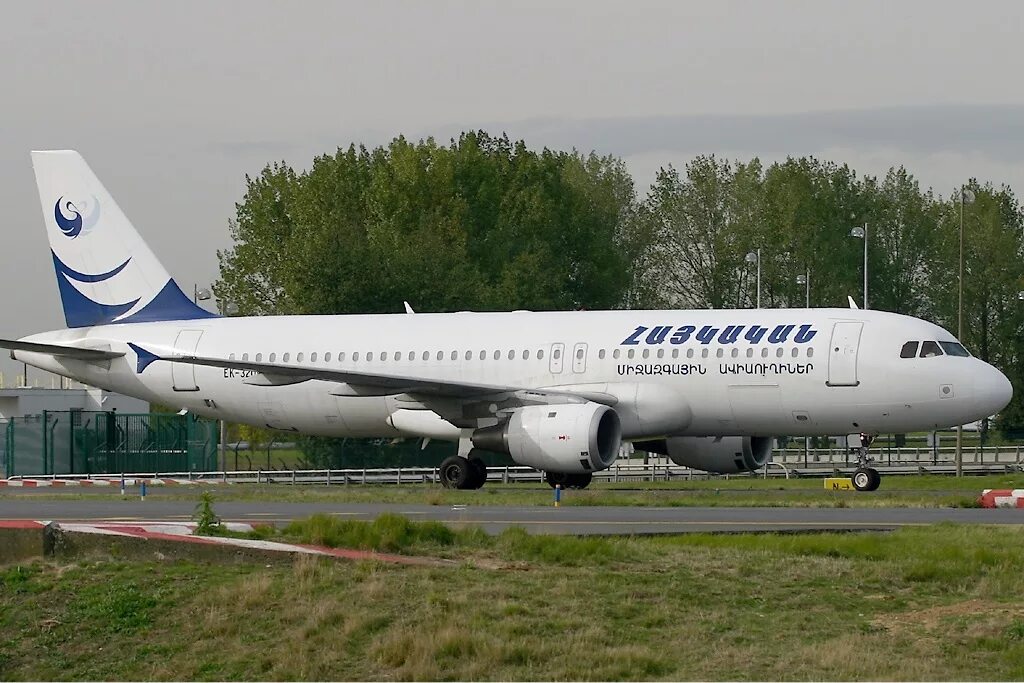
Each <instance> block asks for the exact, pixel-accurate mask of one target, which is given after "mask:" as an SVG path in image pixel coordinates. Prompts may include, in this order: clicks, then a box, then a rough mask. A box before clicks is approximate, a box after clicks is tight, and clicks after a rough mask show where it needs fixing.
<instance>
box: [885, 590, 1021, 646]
mask: <svg viewBox="0 0 1024 683" xmlns="http://www.w3.org/2000/svg"><path fill="white" fill-rule="evenodd" d="M1015 619H1024V603H1020V604H1014V603H1004V602H994V601H991V600H978V599H974V600H964V601H963V602H955V603H953V604H951V605H939V606H936V607H929V608H927V609H921V610H912V611H908V612H898V613H895V614H883V615H881V616H879V617H877V618H875V619H874V620H873V621H872V622H871V623H872V624H873V625H874V626H876V627H878V628H883V629H885V630H887V631H889V632H892V633H897V634H901V633H906V632H911V631H913V632H915V633H917V632H920V631H922V630H923V631H925V632H926V633H929V634H931V633H933V632H935V631H938V630H940V629H941V631H942V635H948V633H949V631H950V626H951V625H952V624H955V623H960V624H962V625H963V628H962V630H961V631H960V633H961V634H962V635H967V636H976V637H977V636H985V635H994V634H996V633H1001V632H1002V631H1003V630H1005V628H1006V627H1007V626H1008V625H1009V624H1010V623H1011V622H1012V621H1013V620H1015Z"/></svg>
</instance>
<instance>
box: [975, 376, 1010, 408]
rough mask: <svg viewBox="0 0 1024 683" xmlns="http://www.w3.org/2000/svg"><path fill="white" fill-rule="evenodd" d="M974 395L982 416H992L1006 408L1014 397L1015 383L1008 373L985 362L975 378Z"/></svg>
mask: <svg viewBox="0 0 1024 683" xmlns="http://www.w3.org/2000/svg"><path fill="white" fill-rule="evenodd" d="M974 397H975V401H976V403H977V407H978V412H979V414H981V415H982V417H990V416H992V415H995V414H996V413H998V412H999V411H1000V410H1002V409H1003V408H1005V407H1006V406H1007V404H1008V403H1009V402H1010V399H1011V398H1013V385H1012V384H1010V380H1008V379H1006V375H1004V374H1003V373H1001V372H999V370H997V369H995V368H994V367H992V366H991V365H989V364H988V363H984V364H983V365H982V367H981V368H979V371H978V373H977V375H975V378H974Z"/></svg>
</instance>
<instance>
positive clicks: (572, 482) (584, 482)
mask: <svg viewBox="0 0 1024 683" xmlns="http://www.w3.org/2000/svg"><path fill="white" fill-rule="evenodd" d="M592 481H594V475H593V474H591V473H590V472H582V473H580V474H570V475H569V488H571V489H585V488H587V487H588V486H590V482H592Z"/></svg>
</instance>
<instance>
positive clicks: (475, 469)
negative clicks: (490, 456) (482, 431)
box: [466, 451, 487, 489]
mask: <svg viewBox="0 0 1024 683" xmlns="http://www.w3.org/2000/svg"><path fill="white" fill-rule="evenodd" d="M468 460H469V466H470V469H471V470H472V473H473V476H472V480H471V481H470V482H468V483H467V486H466V488H468V489H478V488H481V487H482V486H483V485H484V483H485V482H486V481H487V464H486V463H485V462H484V461H483V458H481V457H479V456H476V455H473V453H472V451H471V452H470V454H469V458H468Z"/></svg>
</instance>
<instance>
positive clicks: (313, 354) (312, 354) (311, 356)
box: [309, 351, 316, 363]
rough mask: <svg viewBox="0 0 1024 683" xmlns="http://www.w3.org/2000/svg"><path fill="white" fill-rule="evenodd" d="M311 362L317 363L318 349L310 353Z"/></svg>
mask: <svg viewBox="0 0 1024 683" xmlns="http://www.w3.org/2000/svg"><path fill="white" fill-rule="evenodd" d="M309 362H310V363H315V362H316V351H314V352H313V353H311V354H309Z"/></svg>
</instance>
